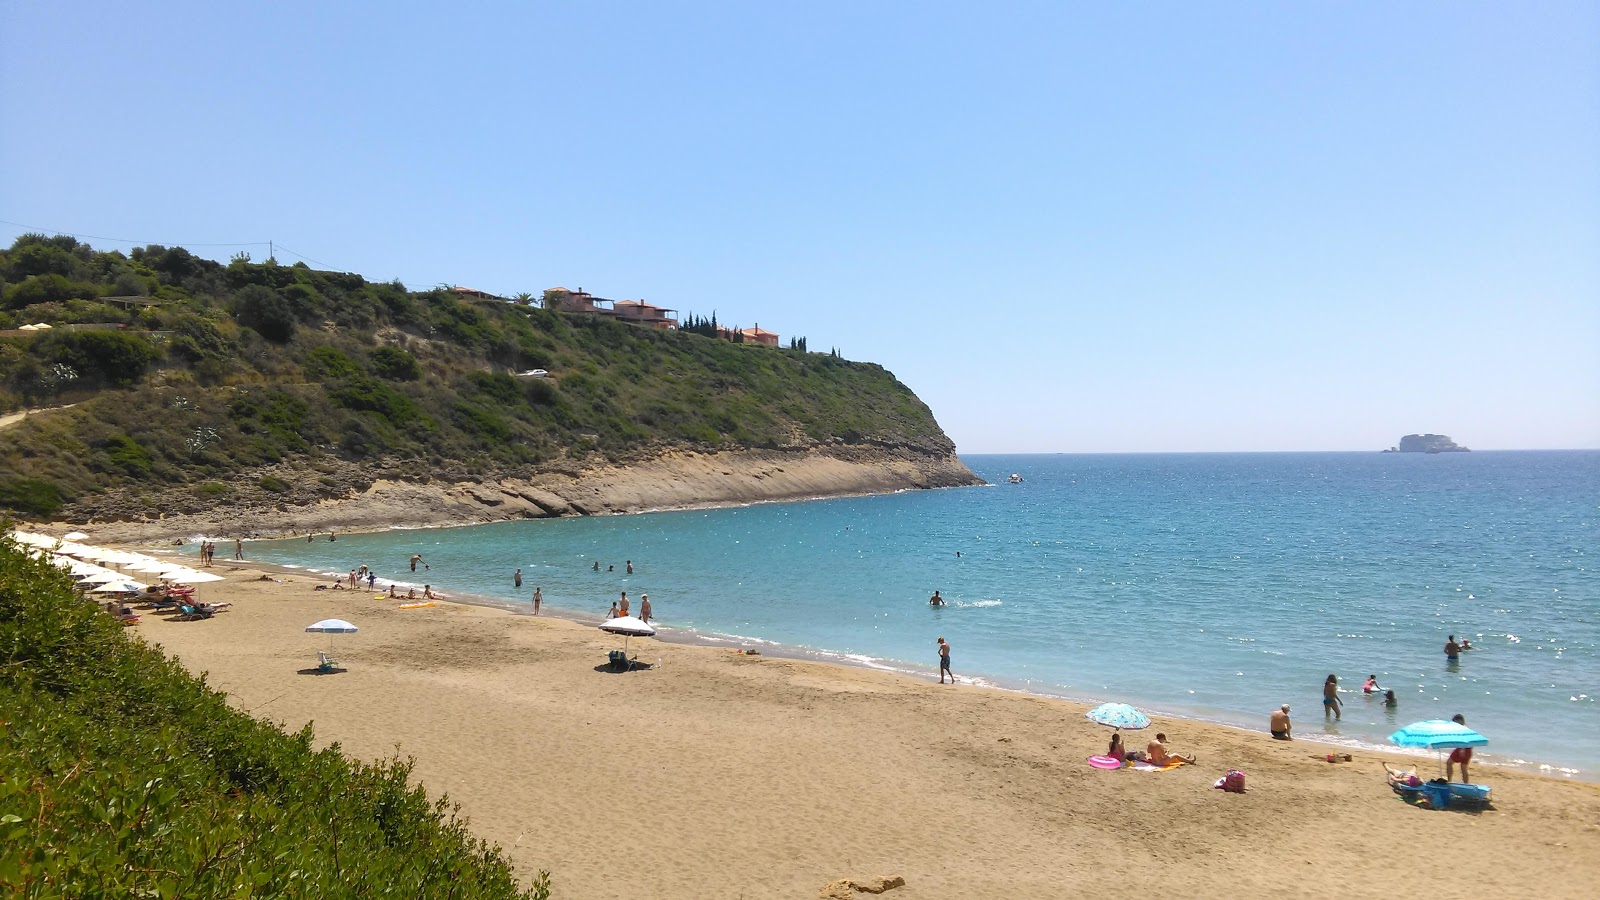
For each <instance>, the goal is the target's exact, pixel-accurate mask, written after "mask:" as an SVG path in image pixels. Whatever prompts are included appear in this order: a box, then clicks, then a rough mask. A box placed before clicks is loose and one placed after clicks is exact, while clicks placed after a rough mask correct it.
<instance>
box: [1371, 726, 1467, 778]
mask: <svg viewBox="0 0 1600 900" xmlns="http://www.w3.org/2000/svg"><path fill="white" fill-rule="evenodd" d="M1389 743H1391V744H1395V745H1398V746H1401V747H1420V748H1422V749H1424V750H1437V751H1439V768H1440V770H1443V769H1444V751H1446V750H1456V749H1459V748H1461V747H1482V746H1484V745H1485V744H1487V743H1489V739H1488V738H1486V737H1484V736H1483V735H1481V734H1479V733H1477V732H1476V731H1473V730H1472V729H1471V728H1468V727H1467V726H1465V725H1458V724H1456V723H1455V722H1446V721H1445V720H1443V719H1428V720H1427V721H1423V722H1412V723H1411V724H1410V725H1407V726H1406V727H1404V728H1402V729H1400V730H1399V731H1396V732H1395V733H1394V734H1391V735H1389Z"/></svg>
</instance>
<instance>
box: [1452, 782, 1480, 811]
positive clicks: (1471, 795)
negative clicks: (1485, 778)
mask: <svg viewBox="0 0 1600 900" xmlns="http://www.w3.org/2000/svg"><path fill="white" fill-rule="evenodd" d="M1488 802H1489V786H1488V785H1487V784H1460V783H1454V782H1452V783H1451V785H1450V803H1451V805H1455V804H1461V805H1463V806H1472V805H1474V804H1486V803H1488Z"/></svg>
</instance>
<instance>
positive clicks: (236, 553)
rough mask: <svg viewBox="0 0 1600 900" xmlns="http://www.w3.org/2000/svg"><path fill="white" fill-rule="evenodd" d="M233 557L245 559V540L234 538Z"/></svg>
mask: <svg viewBox="0 0 1600 900" xmlns="http://www.w3.org/2000/svg"><path fill="white" fill-rule="evenodd" d="M233 558H234V559H244V541H243V540H241V539H240V538H234V539H233Z"/></svg>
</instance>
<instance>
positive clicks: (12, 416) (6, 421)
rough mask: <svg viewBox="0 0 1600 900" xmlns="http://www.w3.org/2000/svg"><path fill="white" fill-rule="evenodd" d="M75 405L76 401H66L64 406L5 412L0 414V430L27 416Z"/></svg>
mask: <svg viewBox="0 0 1600 900" xmlns="http://www.w3.org/2000/svg"><path fill="white" fill-rule="evenodd" d="M77 405H78V404H76V403H68V404H67V405H66V406H46V407H43V408H41V409H24V410H22V411H21V412H14V413H6V414H5V415H3V416H0V431H4V430H5V429H7V428H10V427H11V426H13V425H15V424H17V423H18V422H21V421H22V420H23V419H26V418H27V417H29V416H35V415H38V414H39V413H47V412H55V411H56V410H58V409H71V408H73V407H74V406H77Z"/></svg>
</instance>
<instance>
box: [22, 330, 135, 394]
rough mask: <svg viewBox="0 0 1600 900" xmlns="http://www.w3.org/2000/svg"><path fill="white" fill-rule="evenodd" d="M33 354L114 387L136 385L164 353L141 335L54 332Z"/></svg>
mask: <svg viewBox="0 0 1600 900" xmlns="http://www.w3.org/2000/svg"><path fill="white" fill-rule="evenodd" d="M34 352H35V353H36V354H38V355H39V356H41V357H43V358H44V359H47V360H49V361H50V362H53V363H57V364H59V365H64V366H68V367H70V368H71V369H72V370H73V371H74V372H77V373H78V374H79V375H80V376H83V375H88V376H91V377H97V378H99V379H100V380H101V381H103V382H104V383H106V384H109V385H113V386H115V387H127V386H129V385H132V384H135V383H137V382H138V381H139V379H141V378H143V377H144V373H145V371H146V370H147V369H149V368H150V365H151V363H154V362H155V361H156V360H157V359H160V358H161V351H160V350H157V349H156V348H155V345H153V344H151V343H150V342H149V341H148V340H146V339H145V338H143V337H140V336H139V335H136V334H126V333H124V332H121V331H100V330H96V331H68V332H61V333H52V334H49V335H47V336H45V337H42V338H39V346H38V347H36V348H35V350H34Z"/></svg>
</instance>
